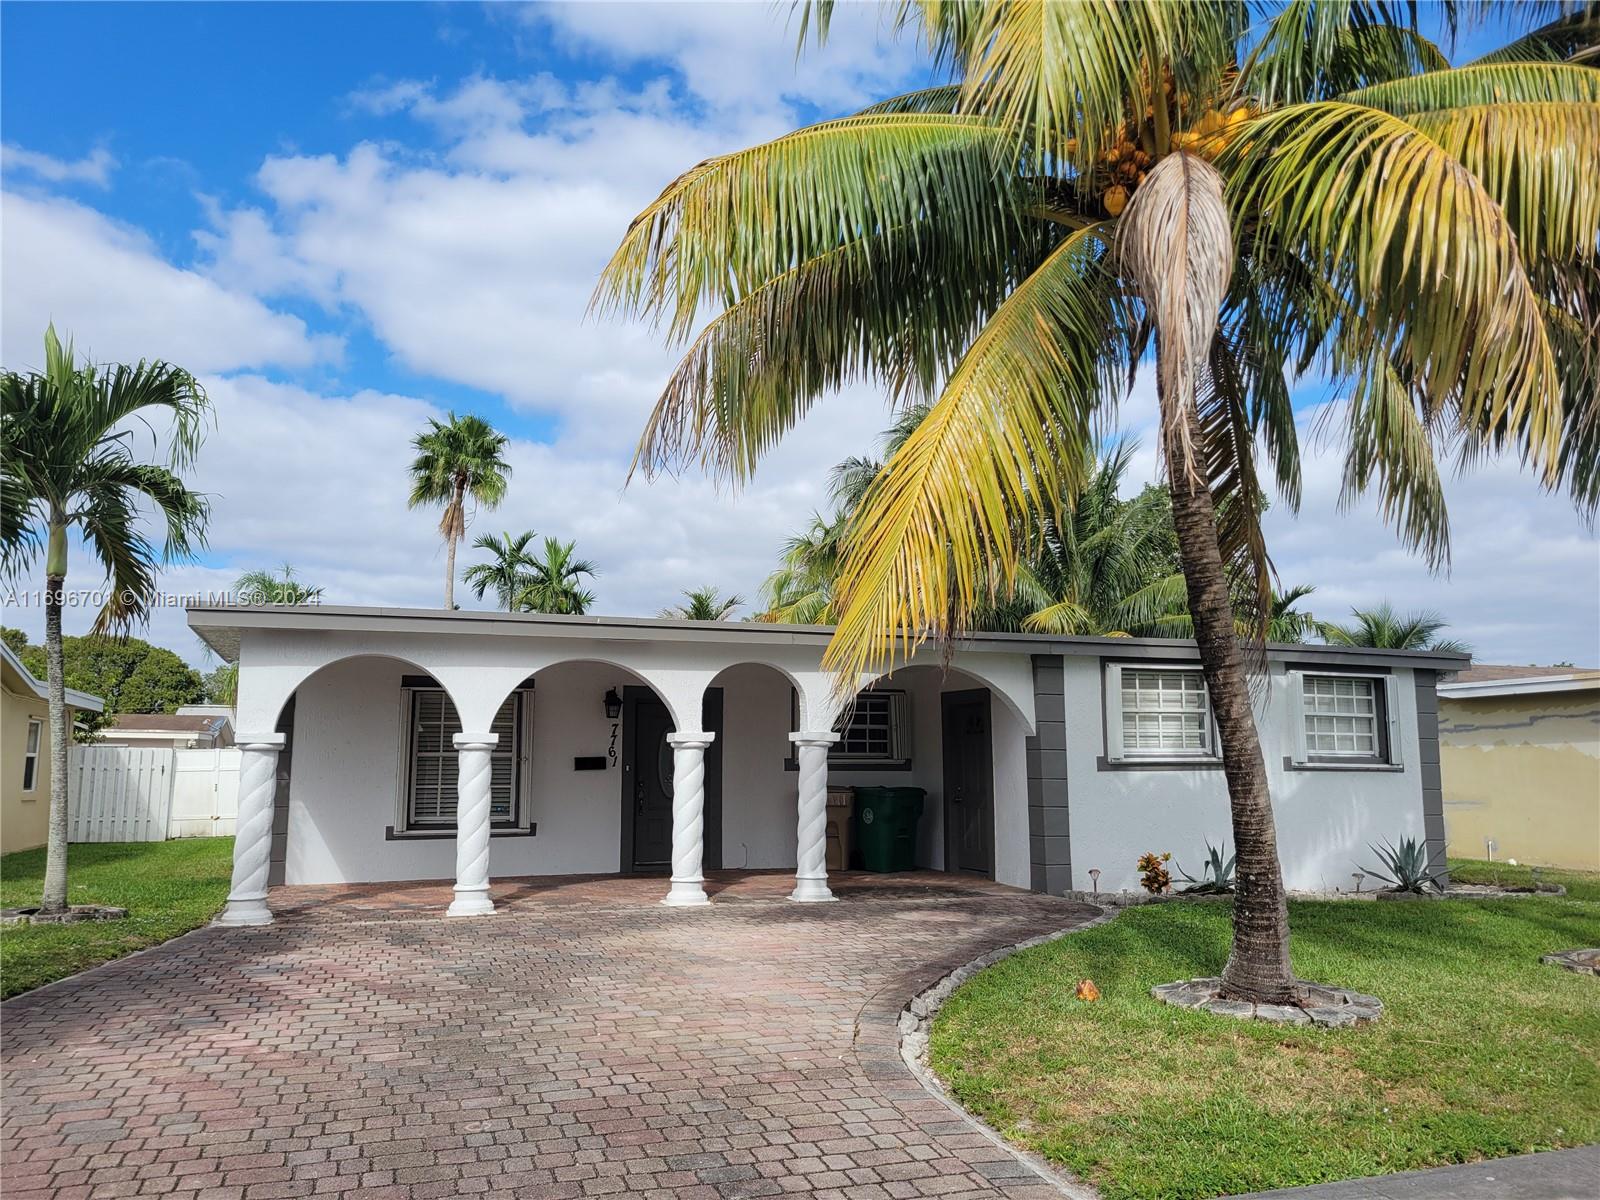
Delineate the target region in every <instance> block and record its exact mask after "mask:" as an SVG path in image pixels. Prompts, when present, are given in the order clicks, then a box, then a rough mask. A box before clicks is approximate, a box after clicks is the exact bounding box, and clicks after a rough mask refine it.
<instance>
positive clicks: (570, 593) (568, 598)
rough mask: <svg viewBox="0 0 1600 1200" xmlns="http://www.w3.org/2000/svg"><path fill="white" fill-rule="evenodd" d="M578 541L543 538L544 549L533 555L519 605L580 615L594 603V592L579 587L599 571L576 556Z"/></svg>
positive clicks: (528, 564) (549, 611)
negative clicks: (580, 582) (580, 581)
mask: <svg viewBox="0 0 1600 1200" xmlns="http://www.w3.org/2000/svg"><path fill="white" fill-rule="evenodd" d="M576 549H577V543H576V542H563V541H558V540H557V539H556V538H553V537H547V538H545V539H544V552H543V553H542V554H536V555H530V556H529V558H528V560H527V567H528V577H527V582H526V584H525V585H524V586H523V589H522V595H521V596H519V597H518V599H517V607H518V608H520V609H521V610H522V611H523V612H540V613H570V614H574V615H576V614H581V613H584V612H587V611H588V610H589V606H590V605H591V604H593V603H594V593H593V592H591V591H587V590H585V589H584V588H581V587H579V586H578V583H579V580H581V579H582V578H583V577H584V576H585V575H588V576H590V577H591V578H592V577H593V576H595V575H597V574H598V573H599V572H597V571H596V570H595V566H594V564H593V563H592V562H590V561H589V560H588V559H586V558H574V557H573V556H572V555H573V552H574V551H575V550H576Z"/></svg>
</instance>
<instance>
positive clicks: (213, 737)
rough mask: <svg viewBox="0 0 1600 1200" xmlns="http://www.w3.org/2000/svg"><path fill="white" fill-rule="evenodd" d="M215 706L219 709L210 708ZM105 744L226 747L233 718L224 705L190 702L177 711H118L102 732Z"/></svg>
mask: <svg viewBox="0 0 1600 1200" xmlns="http://www.w3.org/2000/svg"><path fill="white" fill-rule="evenodd" d="M213 707H216V708H217V710H218V711H200V712H196V711H194V709H202V710H209V709H211V708H213ZM100 744H101V745H103V746H149V747H155V748H159V749H171V750H226V749H227V748H228V747H229V746H231V745H233V721H232V718H231V716H230V715H229V713H228V711H227V710H226V709H224V708H222V707H221V706H212V705H189V706H185V707H184V708H180V709H179V710H178V711H177V712H175V713H118V714H117V716H116V718H115V719H114V720H113V721H112V723H111V724H110V725H107V726H106V727H105V728H104V729H103V730H101V733H100Z"/></svg>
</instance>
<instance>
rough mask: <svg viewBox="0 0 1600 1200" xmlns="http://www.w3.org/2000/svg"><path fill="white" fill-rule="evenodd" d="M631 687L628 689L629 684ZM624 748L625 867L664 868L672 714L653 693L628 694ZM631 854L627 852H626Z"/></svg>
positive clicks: (668, 851) (668, 858)
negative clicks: (629, 833) (629, 814)
mask: <svg viewBox="0 0 1600 1200" xmlns="http://www.w3.org/2000/svg"><path fill="white" fill-rule="evenodd" d="M629 690H630V691H631V690H632V689H629ZM628 709H629V711H628V713H627V714H626V715H627V717H629V718H630V719H629V720H628V721H627V730H628V751H629V752H628V753H627V754H626V755H625V756H624V757H623V764H622V770H623V795H624V797H625V803H626V805H627V806H628V807H629V808H630V809H631V810H632V818H633V819H632V821H631V822H625V826H626V824H631V825H632V826H633V830H632V835H633V836H632V837H631V838H630V839H629V841H630V843H631V845H628V846H625V847H624V855H625V858H624V862H623V869H624V870H628V871H664V870H670V869H671V867H672V746H671V744H670V743H668V741H667V734H669V733H671V732H672V714H670V713H669V712H667V706H666V705H665V704H663V703H661V701H659V700H657V699H656V698H655V696H653V695H644V696H630V697H629V704H628ZM630 856H631V857H630Z"/></svg>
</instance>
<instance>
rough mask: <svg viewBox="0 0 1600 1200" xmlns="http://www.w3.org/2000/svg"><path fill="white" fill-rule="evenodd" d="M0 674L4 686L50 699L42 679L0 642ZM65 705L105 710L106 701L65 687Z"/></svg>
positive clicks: (89, 710) (94, 710)
mask: <svg viewBox="0 0 1600 1200" xmlns="http://www.w3.org/2000/svg"><path fill="white" fill-rule="evenodd" d="M0 662H3V663H4V666H3V667H0V675H3V676H4V678H5V683H6V686H7V687H8V688H10V689H12V690H13V691H17V692H32V693H33V694H34V695H35V696H37V697H39V699H41V700H49V699H50V689H49V687H48V686H47V685H46V684H45V682H44V681H43V680H42V679H36V678H35V677H34V674H33V672H32V671H30V670H28V668H27V667H25V666H23V665H22V660H21V659H20V658H18V657H17V656H16V654H15V653H14V652H13V651H12V649H11V647H10V646H8V645H6V644H5V643H4V642H0ZM66 692H67V706H68V707H69V708H76V709H81V710H82V711H84V712H105V710H106V702H105V701H104V700H102V699H101V698H100V697H99V696H91V695H90V694H89V693H88V692H80V691H78V690H77V689H75V688H67V689H66Z"/></svg>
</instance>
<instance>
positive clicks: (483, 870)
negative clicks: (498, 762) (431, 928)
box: [445, 733, 500, 917]
mask: <svg viewBox="0 0 1600 1200" xmlns="http://www.w3.org/2000/svg"><path fill="white" fill-rule="evenodd" d="M499 742H500V735H499V734H498V733H458V734H456V735H455V738H454V745H455V748H456V755H457V758H458V760H459V762H458V767H459V769H458V773H457V776H456V898H455V899H454V900H452V901H451V902H450V909H449V911H448V912H447V913H446V914H445V915H446V916H451V917H481V916H486V915H488V914H489V913H492V912H494V901H493V900H491V899H489V808H490V803H491V799H492V797H491V795H490V792H491V788H490V784H491V783H492V782H493V779H494V748H495V746H496V745H498V744H499Z"/></svg>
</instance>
